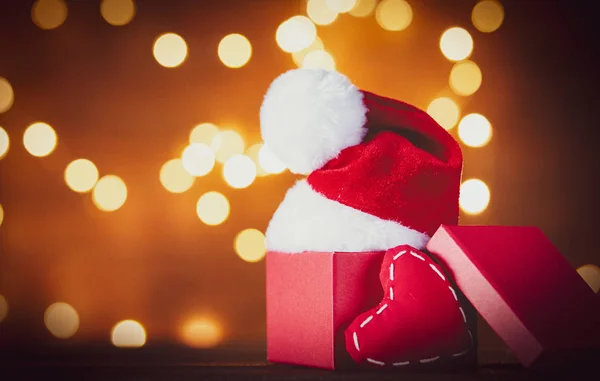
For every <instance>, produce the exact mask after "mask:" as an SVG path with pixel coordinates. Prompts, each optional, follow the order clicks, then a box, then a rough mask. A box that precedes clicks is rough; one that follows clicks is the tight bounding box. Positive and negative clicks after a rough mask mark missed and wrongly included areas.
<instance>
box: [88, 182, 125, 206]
mask: <svg viewBox="0 0 600 381" xmlns="http://www.w3.org/2000/svg"><path fill="white" fill-rule="evenodd" d="M126 200H127V186H126V185H125V182H124V181H123V180H122V179H121V178H120V177H118V176H115V175H106V176H103V177H101V178H100V179H99V180H98V182H96V185H95V186H94V190H93V192H92V201H93V202H94V205H96V207H97V208H98V209H100V210H101V211H103V212H114V211H115V210H117V209H119V208H121V207H122V206H123V204H125V201H126Z"/></svg>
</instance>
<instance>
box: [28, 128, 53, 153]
mask: <svg viewBox="0 0 600 381" xmlns="http://www.w3.org/2000/svg"><path fill="white" fill-rule="evenodd" d="M57 141H58V138H57V136H56V132H54V129H53V128H52V127H50V125H48V124H46V123H42V122H36V123H33V124H31V125H30V126H29V127H27V129H26V130H25V133H24V134H23V145H24V146H25V149H26V150H27V152H29V153H30V154H32V155H33V156H37V157H43V156H48V155H50V153H52V151H54V149H55V148H56V143H57Z"/></svg>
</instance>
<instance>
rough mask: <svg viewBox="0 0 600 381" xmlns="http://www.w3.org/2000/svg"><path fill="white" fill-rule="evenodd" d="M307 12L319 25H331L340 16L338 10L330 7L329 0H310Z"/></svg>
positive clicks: (307, 4)
mask: <svg viewBox="0 0 600 381" xmlns="http://www.w3.org/2000/svg"><path fill="white" fill-rule="evenodd" d="M306 14H307V15H308V17H310V19H311V20H312V21H313V22H314V23H315V24H317V25H329V24H331V23H332V22H334V21H335V19H336V18H337V16H338V12H336V11H334V10H333V9H332V8H330V7H329V5H328V4H327V0H308V2H307V3H306Z"/></svg>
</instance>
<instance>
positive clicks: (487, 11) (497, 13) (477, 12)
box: [471, 0, 504, 33]
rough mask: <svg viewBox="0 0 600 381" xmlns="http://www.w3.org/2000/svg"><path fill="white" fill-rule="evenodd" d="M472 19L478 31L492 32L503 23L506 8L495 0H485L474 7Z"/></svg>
mask: <svg viewBox="0 0 600 381" xmlns="http://www.w3.org/2000/svg"><path fill="white" fill-rule="evenodd" d="M471 21H472V22H473V26H475V28H477V30H478V31H480V32H483V33H491V32H493V31H495V30H497V29H498V28H500V25H502V22H503V21H504V8H503V7H502V5H501V4H500V3H499V2H497V1H495V0H483V1H480V2H479V3H477V4H476V5H475V7H473V12H471Z"/></svg>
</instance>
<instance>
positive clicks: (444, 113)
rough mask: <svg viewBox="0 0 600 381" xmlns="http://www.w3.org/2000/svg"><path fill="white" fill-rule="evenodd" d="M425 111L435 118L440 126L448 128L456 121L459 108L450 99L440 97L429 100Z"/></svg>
mask: <svg viewBox="0 0 600 381" xmlns="http://www.w3.org/2000/svg"><path fill="white" fill-rule="evenodd" d="M427 113H428V114H429V115H430V116H431V117H432V118H433V119H435V121H436V122H438V123H439V125H440V126H442V127H444V128H445V129H446V130H449V129H451V128H452V127H454V126H455V125H456V123H458V118H459V116H460V109H459V108H458V105H457V104H456V102H454V101H453V100H452V99H450V98H446V97H441V98H436V99H434V100H433V101H431V103H430V104H429V106H427Z"/></svg>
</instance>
